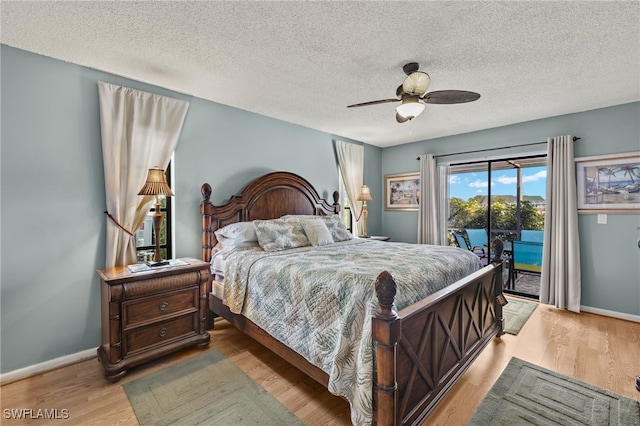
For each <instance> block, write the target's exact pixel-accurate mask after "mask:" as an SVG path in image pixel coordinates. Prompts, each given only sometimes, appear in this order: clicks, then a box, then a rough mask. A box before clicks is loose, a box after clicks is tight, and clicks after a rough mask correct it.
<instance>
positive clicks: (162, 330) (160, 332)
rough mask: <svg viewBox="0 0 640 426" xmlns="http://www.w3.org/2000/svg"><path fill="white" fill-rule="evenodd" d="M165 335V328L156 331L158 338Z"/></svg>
mask: <svg viewBox="0 0 640 426" xmlns="http://www.w3.org/2000/svg"><path fill="white" fill-rule="evenodd" d="M166 335H167V329H166V328H164V327H163V328H161V329H160V331H158V336H160V337H164V336H166Z"/></svg>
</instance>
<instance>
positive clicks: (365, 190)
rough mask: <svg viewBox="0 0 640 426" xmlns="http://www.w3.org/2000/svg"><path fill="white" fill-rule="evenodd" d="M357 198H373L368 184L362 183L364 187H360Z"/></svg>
mask: <svg viewBox="0 0 640 426" xmlns="http://www.w3.org/2000/svg"><path fill="white" fill-rule="evenodd" d="M356 200H358V201H372V200H373V198H372V197H371V191H370V190H369V187H368V186H367V185H362V188H360V193H359V194H358V198H356Z"/></svg>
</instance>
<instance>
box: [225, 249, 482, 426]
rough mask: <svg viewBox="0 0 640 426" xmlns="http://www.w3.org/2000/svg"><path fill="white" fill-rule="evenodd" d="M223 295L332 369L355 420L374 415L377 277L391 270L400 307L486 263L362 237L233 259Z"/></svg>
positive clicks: (250, 252) (461, 253)
mask: <svg viewBox="0 0 640 426" xmlns="http://www.w3.org/2000/svg"><path fill="white" fill-rule="evenodd" d="M226 263H227V267H226V273H225V278H224V297H223V302H224V303H225V304H226V305H228V306H229V308H230V309H231V311H232V312H234V313H241V314H243V315H245V316H246V317H247V318H249V319H251V320H252V321H253V322H255V323H256V324H257V325H258V326H260V327H261V328H262V329H264V330H265V331H267V332H268V333H269V334H271V335H272V336H274V337H275V338H277V339H278V340H280V341H281V342H283V343H285V344H286V345H287V346H289V347H290V348H292V349H294V350H295V351H296V352H298V353H299V354H300V355H302V356H303V357H305V358H306V359H307V360H308V361H309V362H311V363H312V364H314V365H316V366H317V367H319V368H321V369H322V370H323V371H325V372H326V373H327V374H328V375H329V391H330V392H332V393H334V394H336V395H341V396H343V397H345V398H346V399H347V400H348V401H349V403H350V405H351V420H352V422H353V424H355V425H360V424H370V423H371V419H372V409H373V405H372V381H373V372H372V366H373V349H372V343H371V340H372V339H371V318H372V316H373V315H375V311H376V310H377V309H378V301H377V298H376V296H375V289H374V283H375V279H376V277H377V275H378V274H379V273H380V272H381V271H383V270H387V271H389V272H390V273H391V274H392V275H393V277H394V278H395V280H396V283H397V284H398V294H397V296H396V305H395V307H396V309H397V310H398V311H399V310H401V309H403V308H405V307H406V306H409V305H411V304H412V303H414V302H416V301H418V300H420V299H423V298H424V297H426V296H428V295H429V294H432V293H434V292H436V291H438V290H440V289H442V288H444V287H446V286H447V285H449V284H451V283H453V282H455V281H457V280H459V279H461V278H462V277H464V276H466V275H469V274H471V273H472V272H474V271H476V270H478V269H480V268H481V267H482V264H481V263H480V261H479V260H478V258H477V256H475V255H474V254H473V253H471V252H470V251H468V250H461V249H458V248H453V247H442V246H428V245H419V244H405V243H389V242H380V241H370V240H365V239H355V240H350V241H345V242H342V243H335V244H331V245H328V246H321V247H304V248H297V249H291V250H284V251H279V252H270V253H267V252H264V251H262V250H260V249H259V248H258V249H247V250H242V251H238V252H235V253H231V254H230V255H229V256H228V258H227V261H226Z"/></svg>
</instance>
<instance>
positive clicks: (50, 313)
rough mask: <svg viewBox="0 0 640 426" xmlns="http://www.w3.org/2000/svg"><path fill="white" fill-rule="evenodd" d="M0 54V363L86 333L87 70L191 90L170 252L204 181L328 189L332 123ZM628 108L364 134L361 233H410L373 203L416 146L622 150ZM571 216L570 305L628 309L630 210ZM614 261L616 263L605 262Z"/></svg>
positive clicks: (89, 325) (82, 345) (405, 217)
mask: <svg viewBox="0 0 640 426" xmlns="http://www.w3.org/2000/svg"><path fill="white" fill-rule="evenodd" d="M0 60H1V61H0V66H1V69H0V71H1V75H0V78H1V80H0V87H1V113H2V117H1V125H2V128H1V131H0V144H1V145H0V155H1V158H0V229H1V230H2V234H1V241H0V254H1V257H0V339H1V341H0V361H1V365H0V372H2V373H5V372H9V371H13V370H16V369H19V368H22V367H26V366H30V365H34V364H37V363H40V362H44V361H47V360H50V359H53V358H56V357H60V356H64V355H68V354H73V353H76V352H80V351H83V350H87V349H94V348H97V346H98V345H99V344H100V294H99V280H98V277H97V275H96V274H95V270H96V269H99V268H102V267H103V265H104V256H105V254H104V251H105V248H104V247H105V236H104V234H105V217H104V213H103V212H104V197H105V195H104V176H103V166H102V148H101V138H100V120H99V103H98V91H97V86H96V83H97V81H99V80H103V81H107V82H110V83H114V84H120V85H124V86H128V87H133V88H136V89H140V90H145V91H149V92H154V93H159V94H162V95H167V96H172V97H175V98H179V99H186V100H189V101H190V102H191V105H190V108H189V111H188V113H187V117H186V120H185V125H184V129H183V132H182V136H181V138H180V142H179V144H178V148H177V150H176V155H175V168H174V172H175V185H174V190H175V192H176V197H175V199H174V202H175V206H176V216H175V222H176V227H175V232H176V255H177V256H178V257H180V256H195V257H198V256H199V255H200V230H199V229H200V227H201V226H200V217H199V215H198V213H197V212H198V204H199V202H200V185H201V184H202V183H203V182H205V181H207V182H209V183H210V184H211V185H212V186H213V188H214V195H213V201H214V202H216V203H218V202H222V201H225V200H226V199H227V198H228V197H229V196H231V195H232V194H235V193H237V192H238V191H239V190H241V188H242V187H243V186H244V185H245V184H246V183H247V182H248V180H250V179H251V178H253V177H256V176H258V175H261V174H263V173H264V172H268V171H273V170H282V169H285V170H288V171H292V172H295V173H299V174H301V175H303V176H305V177H306V178H307V179H308V180H309V181H310V182H311V183H312V184H313V185H314V186H316V187H317V188H318V189H319V191H320V192H321V195H324V196H328V195H330V194H331V192H333V190H334V189H336V187H337V184H338V177H337V167H336V161H335V154H334V148H333V140H334V139H336V138H338V137H336V136H334V135H330V134H326V133H323V132H318V131H315V130H310V129H307V128H304V127H301V126H296V125H292V124H289V123H285V122H282V121H278V120H274V119H270V118H266V117H263V116H259V115H256V114H252V113H248V112H246V111H241V110H237V109H234V108H229V107H226V106H222V105H219V104H215V103H213V102H208V101H204V100H202V99H197V98H191V97H189V96H186V95H183V94H179V93H175V92H172V91H168V90H165V89H162V88H158V87H155V86H151V85H147V84H143V83H140V82H136V81H133V80H129V79H125V78H121V77H117V76H114V75H111V74H107V73H102V72H99V71H96V70H91V69H87V68H84V67H80V66H77V65H73V64H69V63H65V62H62V61H57V60H53V59H50V58H46V57H43V56H39V55H35V54H32V53H29V52H25V51H21V50H18V49H14V48H11V47H7V46H4V45H1V46H0ZM638 110H639V106H638V104H633V105H631V106H626V105H623V106H620V107H615V108H611V109H605V110H598V111H592V112H587V113H582V114H576V115H571V116H566V117H558V118H555V119H548V120H541V121H540V122H532V123H523V124H521V125H517V126H510V127H505V128H502V129H494V130H492V131H486V132H476V133H474V134H467V135H460V136H456V137H452V138H443V139H440V140H435V141H429V142H424V143H422V142H421V143H416V144H409V145H406V146H401V147H394V148H385V149H380V148H377V147H373V146H370V145H366V144H365V171H364V177H365V183H366V184H367V185H369V186H370V187H371V189H372V194H373V197H374V201H372V202H370V203H369V219H368V223H367V224H368V228H369V233H371V234H374V235H375V234H383V235H390V236H392V237H393V238H394V239H395V240H404V241H412V240H413V241H415V232H416V231H415V227H414V226H413V225H412V224H411V223H416V222H415V221H416V220H417V216H416V215H414V214H413V213H398V212H396V213H393V214H390V213H389V212H385V211H384V210H383V208H382V194H383V175H384V174H389V173H398V172H406V171H412V170H417V169H418V164H417V161H416V160H415V157H416V156H417V155H418V154H420V153H423V152H428V151H427V149H428V148H429V147H432V148H433V149H435V147H437V148H438V149H439V150H440V151H432V152H444V150H445V149H446V150H447V152H449V151H448V150H461V149H470V148H471V149H476V148H482V147H488V146H498V145H504V144H515V143H527V142H531V141H532V140H533V141H538V140H545V139H546V138H547V137H548V136H554V135H559V134H565V133H573V134H576V135H578V136H581V137H582V138H583V140H582V141H580V142H579V144H578V145H577V155H596V154H604V153H609V152H623V151H629V150H632V149H638V140H639V138H638V125H637V124H631V123H636V122H637V118H638V115H639V114H638V112H639V111H638ZM631 119H633V120H631ZM610 135H611V136H610ZM634 138H635V139H634ZM352 142H354V143H358V142H357V141H352ZM585 142H586V144H585V145H581V144H583V143H585ZM438 144H442V146H439V145H438ZM634 144H635V145H634ZM634 146H635V148H634ZM581 150H582V151H581ZM412 215H413V217H412ZM580 219H581V222H580V226H581V232H582V233H583V244H582V252H583V265H586V264H593V265H594V266H593V268H592V269H589V268H587V269H586V270H585V271H584V275H587V277H586V278H584V282H585V288H584V289H583V302H584V304H586V305H589V306H595V307H600V308H602V309H610V310H613V311H619V312H627V313H631V314H639V312H638V311H639V308H638V305H639V304H640V294H639V292H640V290H638V288H640V286H638V284H637V282H638V276H639V275H640V270H639V268H640V266H638V265H639V262H638V258H637V256H636V257H635V258H634V257H633V256H632V255H633V254H634V253H636V252H634V251H633V250H626V247H627V244H628V242H629V241H628V240H629V237H630V236H633V238H636V237H637V235H638V231H637V230H636V226H638V216H624V217H623V216H612V215H610V216H609V225H606V226H604V227H602V225H599V226H596V225H595V219H594V218H593V217H592V216H586V217H585V216H582V217H581V218H580ZM407 222H411V223H407ZM583 228H584V229H586V231H584V230H583ZM601 234H602V235H601ZM598 244H600V246H598ZM621 245H623V249H622V250H620V249H619V247H620V246H621ZM594 247H596V248H594ZM611 247H615V248H616V249H615V250H614V249H611ZM636 250H637V249H636ZM584 259H586V260H584ZM614 262H621V264H622V265H626V268H627V269H624V268H618V269H616V268H614V267H613V266H609V265H614V264H617V263H614ZM600 264H603V265H604V266H599V265H600ZM629 265H631V266H629ZM611 277H613V278H611ZM634 279H635V280H636V283H635V285H636V287H633V285H634V284H633V282H632V281H633V280H634ZM592 283H598V284H595V285H593V284H592ZM634 288H635V289H636V290H634Z"/></svg>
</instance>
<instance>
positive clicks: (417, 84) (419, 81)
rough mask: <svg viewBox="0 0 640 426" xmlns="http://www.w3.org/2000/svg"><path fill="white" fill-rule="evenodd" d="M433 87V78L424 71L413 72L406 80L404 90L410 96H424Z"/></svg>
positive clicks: (403, 84)
mask: <svg viewBox="0 0 640 426" xmlns="http://www.w3.org/2000/svg"><path fill="white" fill-rule="evenodd" d="M430 85H431V77H429V74H427V73H426V72H424V71H416V72H412V73H411V74H409V75H408V76H407V78H405V79H404V82H403V83H402V90H403V91H404V92H405V93H407V94H409V95H418V96H422V95H424V94H425V93H427V90H429V86H430Z"/></svg>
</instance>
